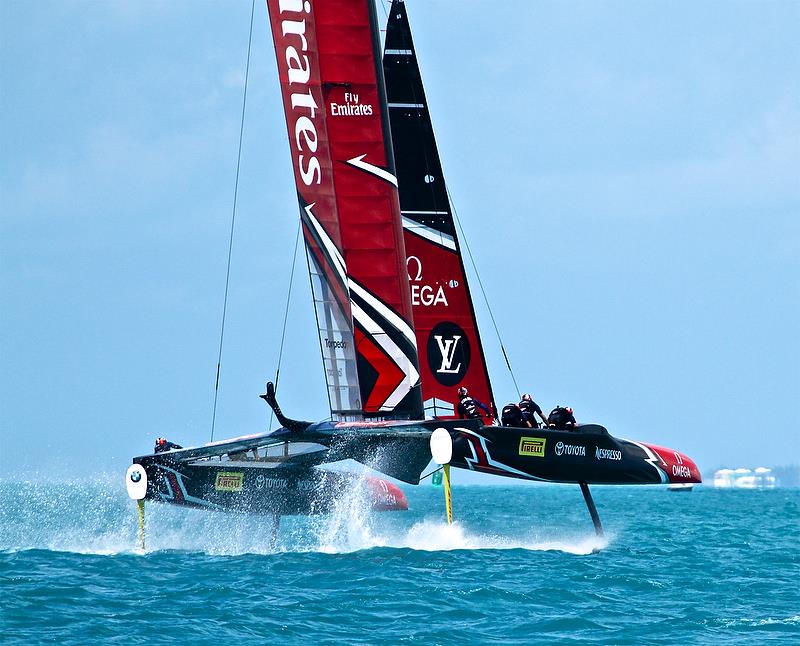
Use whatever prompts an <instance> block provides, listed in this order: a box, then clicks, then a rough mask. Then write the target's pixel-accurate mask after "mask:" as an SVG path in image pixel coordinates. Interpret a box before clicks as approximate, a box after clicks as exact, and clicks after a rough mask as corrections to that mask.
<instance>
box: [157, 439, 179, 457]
mask: <svg viewBox="0 0 800 646" xmlns="http://www.w3.org/2000/svg"><path fill="white" fill-rule="evenodd" d="M182 448H183V447H182V446H181V445H180V444H175V442H167V440H166V439H164V438H163V437H159V438H158V439H157V440H156V446H155V448H154V449H153V453H163V452H164V451H171V450H172V449H182Z"/></svg>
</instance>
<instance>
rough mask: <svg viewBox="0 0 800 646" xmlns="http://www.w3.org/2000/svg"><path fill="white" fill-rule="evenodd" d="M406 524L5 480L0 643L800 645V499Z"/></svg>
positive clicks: (421, 508)
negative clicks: (251, 512) (208, 509)
mask: <svg viewBox="0 0 800 646" xmlns="http://www.w3.org/2000/svg"><path fill="white" fill-rule="evenodd" d="M404 490H405V491H406V493H407V495H408V498H409V511H407V512H392V513H366V512H364V511H363V507H364V505H363V504H362V503H363V501H361V500H359V499H358V496H354V497H353V498H352V499H346V500H343V501H342V504H341V505H340V508H339V509H338V510H337V511H336V513H333V514H330V515H327V516H320V517H314V518H306V517H298V518H284V519H283V521H282V524H281V527H280V531H279V534H278V537H277V541H276V542H275V543H273V542H272V540H271V536H270V522H269V520H268V519H266V518H263V517H257V516H243V515H231V514H223V513H205V512H200V511H193V510H185V509H179V508H176V507H171V506H165V505H155V504H148V505H147V547H146V550H145V551H143V552H142V551H139V550H138V549H137V536H136V511H135V504H134V503H133V502H132V501H130V500H129V499H128V498H127V497H126V494H125V491H124V487H123V486H122V483H121V478H119V479H114V480H104V479H99V480H96V481H92V482H84V483H66V484H65V483H61V484H43V483H40V484H31V483H14V482H8V481H5V482H2V483H0V500H1V501H2V506H0V643H2V644H4V645H5V644H9V645H11V644H26V645H27V644H81V645H85V644H125V645H134V644H170V643H182V644H185V645H187V646H188V645H194V644H225V645H231V646H236V645H242V644H273V643H277V644H280V645H281V646H285V645H287V644H309V643H331V644H332V643H336V644H406V643H407V644H584V643H604V644H606V643H607V644H763V643H774V644H800V592H799V590H800V540H799V539H800V490H788V489H783V490H781V489H777V490H772V491H722V490H714V489H711V488H708V487H699V488H696V489H695V490H694V491H693V492H691V493H684V492H680V493H676V492H668V491H667V490H666V489H664V488H659V487H594V488H593V492H594V496H595V501H596V503H597V506H598V510H599V512H600V515H601V518H602V519H603V521H604V524H605V529H606V534H605V538H598V537H596V536H595V534H594V531H593V529H592V525H591V521H590V519H589V516H588V513H587V511H586V508H585V506H584V503H583V499H582V497H581V494H580V491H579V489H578V487H576V486H566V485H533V486H510V487H498V486H477V485H475V486H458V485H456V486H454V488H453V507H454V514H455V519H456V522H455V524H453V525H452V526H448V525H447V523H446V522H445V520H444V504H443V493H442V489H441V488H440V487H432V486H431V485H429V484H424V485H421V486H418V487H410V486H406V487H404Z"/></svg>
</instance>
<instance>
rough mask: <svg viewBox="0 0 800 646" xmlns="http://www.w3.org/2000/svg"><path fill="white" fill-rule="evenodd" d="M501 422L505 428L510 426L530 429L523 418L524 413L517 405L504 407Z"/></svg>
mask: <svg viewBox="0 0 800 646" xmlns="http://www.w3.org/2000/svg"><path fill="white" fill-rule="evenodd" d="M500 421H501V422H502V423H503V426H508V427H511V428H528V425H527V424H526V423H525V420H524V418H523V416H522V411H521V410H520V407H519V406H517V405H516V404H508V405H506V406H503V412H502V414H501V416H500Z"/></svg>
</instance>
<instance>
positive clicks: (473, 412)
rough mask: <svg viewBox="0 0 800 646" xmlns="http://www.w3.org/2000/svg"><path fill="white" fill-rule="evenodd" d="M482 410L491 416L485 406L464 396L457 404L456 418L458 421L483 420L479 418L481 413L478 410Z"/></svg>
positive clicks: (490, 412)
mask: <svg viewBox="0 0 800 646" xmlns="http://www.w3.org/2000/svg"><path fill="white" fill-rule="evenodd" d="M479 408H480V409H483V411H484V412H485V413H486V414H487V415H489V416H491V414H492V411H490V410H489V407H488V406H487V405H486V404H483V403H481V402H479V401H478V400H477V399H474V398H473V397H470V396H469V395H466V396H464V397H462V398H461V401H460V402H458V409H457V410H458V418H459V419H483V417H481V412H480V411H479V410H478V409H479Z"/></svg>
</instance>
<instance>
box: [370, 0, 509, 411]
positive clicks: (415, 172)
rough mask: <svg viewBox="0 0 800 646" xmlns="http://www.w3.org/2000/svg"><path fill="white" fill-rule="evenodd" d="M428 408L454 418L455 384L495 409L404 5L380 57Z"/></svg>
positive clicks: (395, 7) (397, 8)
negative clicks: (463, 387)
mask: <svg viewBox="0 0 800 646" xmlns="http://www.w3.org/2000/svg"><path fill="white" fill-rule="evenodd" d="M383 66H384V76H385V78H386V90H387V99H388V109H389V119H390V123H391V128H392V141H393V146H394V155H395V163H396V168H397V178H398V183H399V190H400V205H401V217H402V223H403V227H404V236H405V247H406V255H407V271H408V276H409V281H410V283H411V298H412V306H413V310H414V326H415V330H416V336H417V346H418V348H419V355H420V373H421V380H422V394H423V399H424V402H425V410H426V413H427V414H428V415H429V416H433V417H445V418H446V417H452V416H453V415H454V412H455V409H456V405H457V402H458V396H457V389H458V388H459V387H461V386H465V387H467V388H468V389H469V392H470V395H472V396H473V397H475V398H476V399H478V400H480V401H482V402H484V403H486V404H487V405H489V406H490V408H492V410H496V407H495V402H494V396H493V394H492V387H491V383H490V381H489V374H488V371H487V368H486V360H485V357H484V353H483V347H482V345H481V340H480V334H479V332H478V326H477V321H476V318H475V312H474V309H473V305H472V299H471V297H470V293H469V286H468V284H467V277H466V273H465V271H464V263H463V258H462V255H461V248H460V245H459V242H458V236H457V235H456V230H455V224H454V219H453V215H452V210H451V206H450V200H449V199H448V194H447V188H446V186H445V182H444V176H443V173H442V166H441V162H440V160H439V152H438V150H437V147H436V140H435V138H434V134H433V126H432V124H431V119H430V113H429V111H428V107H427V100H426V98H425V91H424V89H423V86H422V77H421V75H420V71H419V64H418V62H417V58H416V52H415V49H414V43H413V40H412V38H411V29H410V26H409V23H408V16H407V13H406V7H405V3H403V2H401V1H399V0H395V1H394V2H393V3H392V9H391V11H390V13H389V23H388V27H387V31H386V44H385V48H384V56H383Z"/></svg>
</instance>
